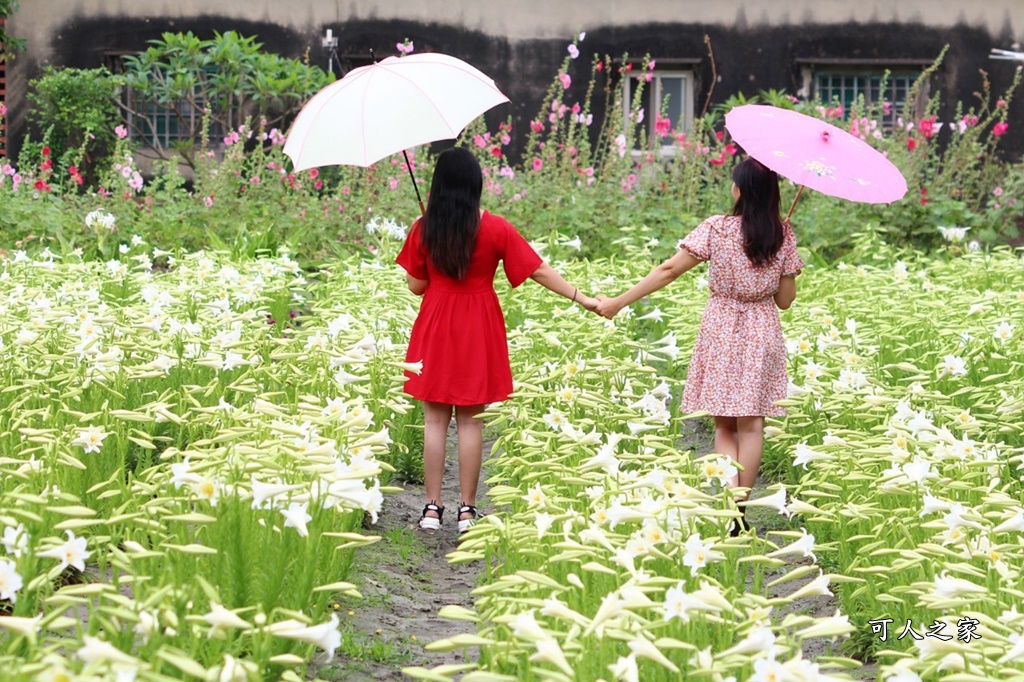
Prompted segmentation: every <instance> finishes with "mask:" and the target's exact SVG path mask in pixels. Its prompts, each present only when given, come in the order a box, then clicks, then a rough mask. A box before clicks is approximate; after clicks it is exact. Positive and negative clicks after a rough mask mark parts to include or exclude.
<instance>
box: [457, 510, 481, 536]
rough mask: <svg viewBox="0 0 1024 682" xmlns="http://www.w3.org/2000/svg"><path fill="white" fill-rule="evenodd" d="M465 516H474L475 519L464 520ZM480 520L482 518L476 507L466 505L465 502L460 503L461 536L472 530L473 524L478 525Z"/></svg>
mask: <svg viewBox="0 0 1024 682" xmlns="http://www.w3.org/2000/svg"><path fill="white" fill-rule="evenodd" d="M463 514H472V515H473V518H471V519H464V518H462V515H463ZM478 518H480V514H479V513H477V511H476V507H474V506H473V505H471V504H466V503H465V502H462V503H460V504H459V535H462V534H463V533H465V532H466V531H467V530H469V529H470V528H472V527H473V524H474V523H476V520H477V519H478Z"/></svg>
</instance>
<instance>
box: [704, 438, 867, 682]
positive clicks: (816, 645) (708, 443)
mask: <svg viewBox="0 0 1024 682" xmlns="http://www.w3.org/2000/svg"><path fill="white" fill-rule="evenodd" d="M687 440H688V441H689V442H688V444H687V447H691V448H693V450H694V453H695V454H696V456H698V457H700V456H704V455H707V454H710V453H711V452H712V451H713V449H714V444H713V434H712V433H710V432H709V431H708V430H706V429H704V428H695V429H693V430H692V431H690V432H689V433H688V434H687ZM771 485H772V483H771V482H770V481H766V480H765V479H763V478H761V477H760V476H759V477H758V478H757V480H756V481H755V482H754V489H753V491H752V492H751V493H750V499H752V500H753V499H757V498H759V497H763V496H765V495H768V494H769V492H768V488H769V487H770V486H771ZM747 519H748V520H749V521H750V525H751V526H753V528H754V531H755V532H756V533H757V536H758V537H760V538H765V537H766V536H768V535H769V534H771V537H769V539H770V540H771V541H773V542H775V544H777V545H779V546H782V545H785V544H788V543H789V542H790V541H789V540H788V539H787V538H784V537H781V536H778V535H775V534H773V533H772V531H780V530H799V529H800V523H799V521H797V520H791V519H786V518H785V517H783V516H781V515H779V514H777V513H776V512H774V511H772V510H770V509H765V508H764V507H751V508H750V509H749V510H748V511H747ZM784 560H786V565H785V566H780V567H779V568H777V569H775V570H773V571H771V574H770V576H768V577H766V578H765V580H764V583H765V584H767V583H770V582H771V581H772V580H774V579H775V578H778V577H781V576H782V575H783V574H785V573H787V572H789V571H791V570H793V568H794V567H796V566H801V565H809V564H812V563H814V562H813V561H812V560H811V559H810V558H807V559H784ZM817 577H818V574H817V572H815V573H811V574H810V575H808V576H807V577H804V578H799V579H797V580H791V581H789V582H786V583H783V584H781V585H777V586H775V587H773V588H770V589H768V590H767V596H768V597H778V596H783V595H787V594H792V593H793V592H796V591H797V590H798V589H800V588H801V587H803V586H804V585H807V584H808V583H810V582H812V581H813V580H814V579H815V578H817ZM750 586H751V587H752V584H751V585H750ZM837 608H839V600H838V599H836V597H835V596H831V597H825V596H822V597H808V598H805V599H802V600H800V603H799V604H794V605H790V606H787V607H784V608H782V609H781V611H780V612H779V614H778V615H779V617H780V618H781V616H783V615H785V614H788V613H795V612H803V613H806V614H807V615H810V616H812V617H814V618H823V617H825V616H831V615H833V614H835V612H836V609H837ZM845 639H846V638H845V637H840V638H837V639H836V640H835V641H834V642H832V643H830V642H829V641H828V640H825V639H822V638H815V639H811V640H806V641H805V642H804V643H803V649H802V655H803V658H804V659H806V660H809V661H814V660H816V659H817V658H818V657H819V656H836V655H842V654H841V653H840V652H839V647H840V646H841V645H842V642H843V641H844V640H845ZM836 672H839V671H836ZM846 672H848V673H849V675H850V677H852V678H854V679H855V680H874V679H875V678H876V677H877V674H878V666H877V665H875V664H873V663H872V664H865V665H864V666H863V667H861V668H858V669H856V670H849V671H846Z"/></svg>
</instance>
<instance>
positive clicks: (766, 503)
mask: <svg viewBox="0 0 1024 682" xmlns="http://www.w3.org/2000/svg"><path fill="white" fill-rule="evenodd" d="M736 504H737V505H743V506H745V507H770V508H771V509H774V510H776V511H777V512H779V513H780V514H785V515H786V518H789V509H787V508H786V488H785V486H781V485H780V486H779V488H778V490H776V491H775V492H774V493H772V494H771V495H768V496H766V497H760V498H758V499H756V500H745V501H743V502H737V503H736Z"/></svg>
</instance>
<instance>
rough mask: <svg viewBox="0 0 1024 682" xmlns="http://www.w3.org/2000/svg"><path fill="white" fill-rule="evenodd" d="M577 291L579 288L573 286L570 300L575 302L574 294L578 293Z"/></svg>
mask: <svg viewBox="0 0 1024 682" xmlns="http://www.w3.org/2000/svg"><path fill="white" fill-rule="evenodd" d="M578 293H579V290H578V289H577V288H576V287H573V288H572V302H573V303H575V302H576V294H578Z"/></svg>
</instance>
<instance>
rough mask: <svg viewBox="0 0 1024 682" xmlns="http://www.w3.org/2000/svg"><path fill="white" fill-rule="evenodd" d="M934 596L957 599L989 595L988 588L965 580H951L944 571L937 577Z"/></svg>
mask: <svg viewBox="0 0 1024 682" xmlns="http://www.w3.org/2000/svg"><path fill="white" fill-rule="evenodd" d="M932 594H933V595H934V596H935V597H938V598H939V599H955V598H957V597H962V596H964V595H965V594H988V588H987V587H983V586H981V585H977V584H975V583H972V582H971V581H969V580H964V579H963V578H951V577H949V575H948V572H947V571H943V572H942V573H940V574H939V575H937V576H936V577H935V589H934V590H933V591H932Z"/></svg>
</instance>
